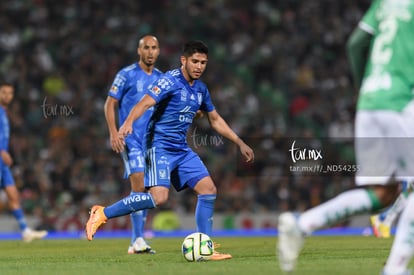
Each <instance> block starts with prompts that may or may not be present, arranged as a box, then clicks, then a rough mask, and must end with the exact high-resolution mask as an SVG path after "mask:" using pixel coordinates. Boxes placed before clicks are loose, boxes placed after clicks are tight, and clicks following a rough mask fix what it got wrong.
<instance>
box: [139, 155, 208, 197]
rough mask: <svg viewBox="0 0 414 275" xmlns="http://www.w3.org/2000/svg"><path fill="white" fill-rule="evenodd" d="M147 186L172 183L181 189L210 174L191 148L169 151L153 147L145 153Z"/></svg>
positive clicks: (168, 185) (168, 186) (192, 185)
mask: <svg viewBox="0 0 414 275" xmlns="http://www.w3.org/2000/svg"><path fill="white" fill-rule="evenodd" d="M145 160H146V166H145V180H144V182H145V187H146V188H151V187H154V186H165V187H167V188H170V186H171V184H172V185H173V186H174V188H175V190H177V191H181V190H183V189H185V188H187V187H190V188H191V189H194V186H195V185H196V184H197V183H198V182H199V181H200V180H201V179H203V178H205V177H207V176H210V174H209V172H208V170H207V168H206V166H205V165H204V163H203V161H202V160H201V159H200V157H199V156H198V155H197V154H196V153H195V152H193V151H192V150H191V149H190V148H188V149H184V150H181V151H167V150H163V149H158V148H156V147H152V148H150V149H148V150H147V151H146V155H145Z"/></svg>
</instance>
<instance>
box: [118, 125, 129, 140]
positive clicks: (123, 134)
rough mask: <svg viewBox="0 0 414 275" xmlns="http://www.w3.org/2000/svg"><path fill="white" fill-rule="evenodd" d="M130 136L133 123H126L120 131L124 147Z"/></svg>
mask: <svg viewBox="0 0 414 275" xmlns="http://www.w3.org/2000/svg"><path fill="white" fill-rule="evenodd" d="M130 134H132V123H131V124H130V123H127V122H124V124H122V126H121V128H119V131H118V137H119V138H120V139H121V140H122V142H123V145H125V138H126V137H127V136H128V135H130Z"/></svg>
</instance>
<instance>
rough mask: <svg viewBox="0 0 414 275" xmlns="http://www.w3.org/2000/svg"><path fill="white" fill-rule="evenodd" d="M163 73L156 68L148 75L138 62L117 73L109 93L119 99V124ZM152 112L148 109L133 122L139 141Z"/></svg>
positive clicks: (134, 134)
mask: <svg viewBox="0 0 414 275" xmlns="http://www.w3.org/2000/svg"><path fill="white" fill-rule="evenodd" d="M161 74H162V72H161V71H160V70H158V69H156V68H154V70H153V71H152V74H151V75H148V74H147V73H146V72H145V71H143V70H142V69H141V67H140V66H139V64H138V63H134V64H132V65H129V66H127V67H125V68H123V69H121V70H120V71H119V72H118V73H117V75H116V76H115V79H114V81H113V83H112V86H111V89H110V90H109V93H108V95H109V96H111V97H113V98H115V99H117V100H118V104H119V109H118V111H119V125H122V124H123V123H124V121H125V119H126V118H127V117H128V114H129V113H130V111H131V109H132V108H133V107H134V105H135V104H137V103H138V102H139V101H140V100H141V98H142V97H143V96H144V94H145V90H146V88H147V87H148V85H149V84H151V83H152V82H154V81H155V80H156V79H157V78H158V77H159V76H160V75H161ZM151 113H152V109H150V110H148V111H147V112H145V113H144V114H143V115H142V117H140V118H139V119H137V120H136V121H135V122H134V124H133V136H134V137H136V138H137V139H138V140H139V141H140V140H143V138H144V133H145V130H146V126H147V123H148V120H149V118H150V116H151Z"/></svg>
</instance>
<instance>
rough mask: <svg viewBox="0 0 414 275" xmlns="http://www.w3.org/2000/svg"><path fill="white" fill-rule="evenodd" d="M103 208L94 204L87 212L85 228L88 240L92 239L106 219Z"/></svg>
mask: <svg viewBox="0 0 414 275" xmlns="http://www.w3.org/2000/svg"><path fill="white" fill-rule="evenodd" d="M104 208H105V207H103V206H100V205H94V206H92V208H91V211H90V212H89V214H90V216H89V220H88V222H87V223H86V229H85V231H86V238H87V239H88V241H92V239H93V236H94V235H95V233H96V231H97V230H98V228H99V227H100V226H101V225H102V224H104V223H106V221H107V220H108V218H107V217H106V216H105V213H104V211H103V210H104Z"/></svg>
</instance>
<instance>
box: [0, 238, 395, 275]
mask: <svg viewBox="0 0 414 275" xmlns="http://www.w3.org/2000/svg"><path fill="white" fill-rule="evenodd" d="M214 241H216V242H218V243H220V244H221V248H220V249H219V251H220V250H221V251H223V252H225V253H230V254H232V255H233V259H231V260H226V261H215V262H198V263H197V262H196V263H191V262H186V261H185V260H184V258H183V256H182V255H181V250H180V249H181V242H182V239H181V238H155V239H151V240H149V242H150V244H151V245H152V247H153V248H154V249H156V250H157V254H155V255H128V254H127V253H126V252H127V247H128V244H129V240H128V239H96V240H94V241H91V242H88V241H86V240H53V239H50V240H40V241H34V242H33V243H30V244H27V243H23V242H22V241H0V274H2V275H7V274H22V275H24V274H31V275H36V274H42V275H44V274H47V275H49V274H50V275H52V274H75V275H82V274H88V275H91V274H110V275H118V274H150V275H152V274H160V275H164V274H180V275H183V274H230V275H232V274H236V275H243V274H249V275H251V274H283V273H282V272H281V271H280V270H279V266H278V263H277V259H276V253H275V244H276V241H277V238H276V237H273V238H272V237H249V238H247V237H245V238H239V237H228V238H215V239H214ZM391 244H392V239H376V238H374V237H363V236H340V237H338V236H334V237H327V236H323V237H322V236H313V237H308V238H307V239H306V242H305V246H304V249H303V251H302V253H301V256H300V259H299V263H298V267H297V270H296V271H295V272H294V273H293V274H298V275H312V274H315V275H324V274H335V275H341V274H344V275H349V274H358V275H364V274H367V275H371V274H379V273H380V270H381V268H382V266H383V264H384V262H385V260H386V258H387V256H388V253H389V249H390V247H391Z"/></svg>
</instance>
